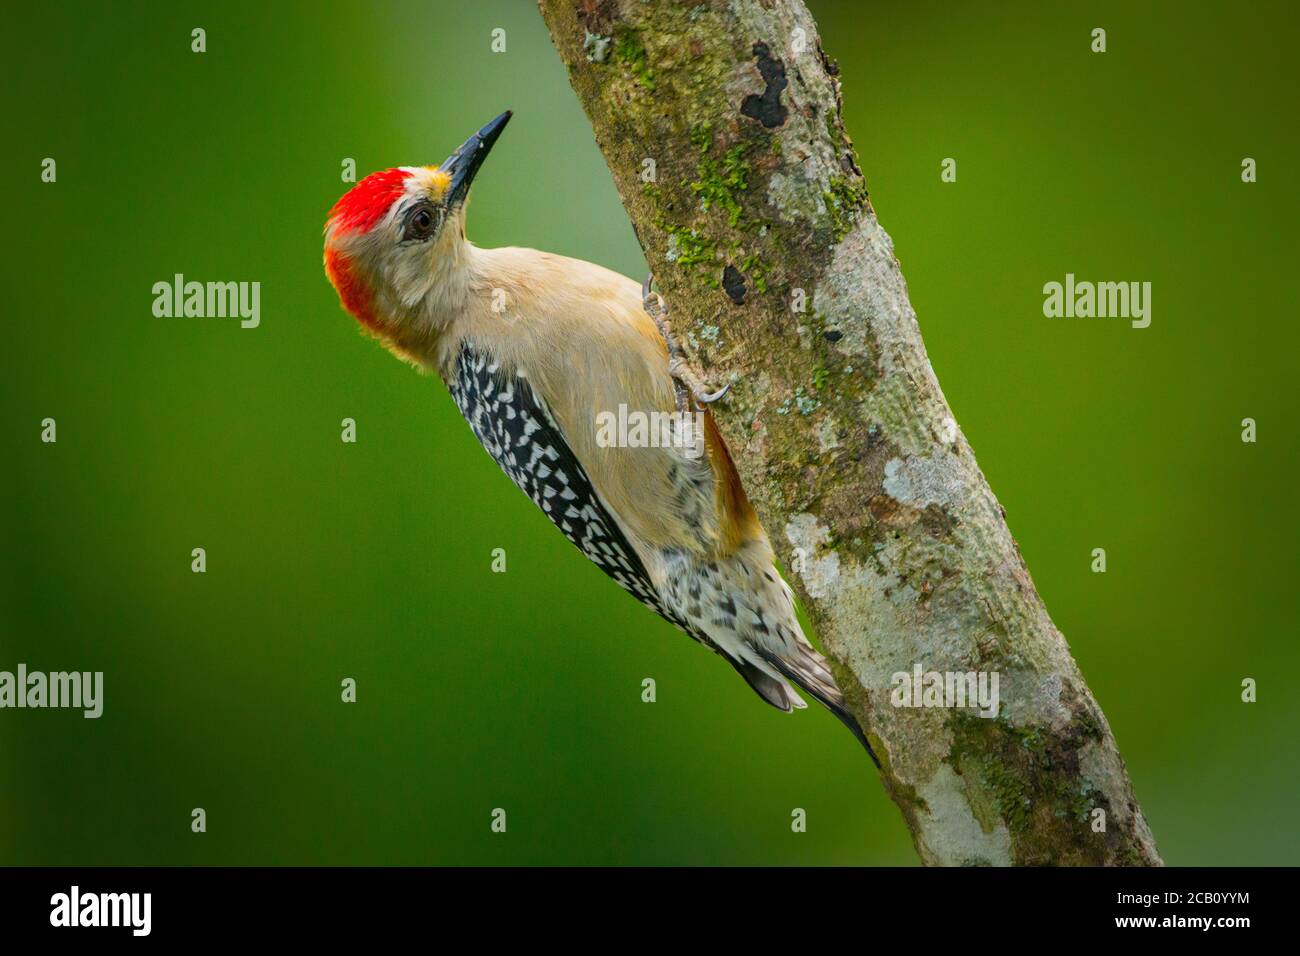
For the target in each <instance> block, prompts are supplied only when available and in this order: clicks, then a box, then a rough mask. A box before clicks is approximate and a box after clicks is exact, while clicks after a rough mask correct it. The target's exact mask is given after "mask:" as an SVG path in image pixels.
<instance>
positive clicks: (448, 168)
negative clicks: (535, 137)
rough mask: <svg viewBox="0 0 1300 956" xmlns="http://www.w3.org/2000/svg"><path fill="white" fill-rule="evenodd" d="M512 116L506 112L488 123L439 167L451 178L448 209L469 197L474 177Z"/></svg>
mask: <svg viewBox="0 0 1300 956" xmlns="http://www.w3.org/2000/svg"><path fill="white" fill-rule="evenodd" d="M510 115H511V113H510V111H509V110H506V111H505V112H504V113H502V114H501V115H500V116H498V117H497V118H496V119H494V120H493V121H492V122H490V123H488V124H487V125H486V126H484V127H483V128H482V129H481V130H479V131H478V132H477V133H475V134H474V135H473V136H471V137H470V138H469V139H467V140H465V142H464V143H463V144H462V145H461V147H460V149H458V150H456V152H454V153H452V154H451V155H450V156H448V157H447V161H446V162H444V163H443V164H442V165H441V166H439V167H438V168H439V169H440V170H442V171H443V172H444V173H446V174H447V175H448V176H450V177H451V185H449V186H448V187H447V200H446V202H447V208H448V209H455V208H456V207H457V206H459V205H461V204H462V203H463V202H464V201H465V197H466V196H468V195H469V186H470V183H472V182H473V181H474V176H475V174H476V173H478V168H479V167H480V166H482V165H483V160H485V159H487V154H488V152H489V151H490V150H491V149H492V144H493V143H495V142H496V141H497V137H498V136H500V135H501V131H502V130H503V129H505V128H506V123H508V122H510Z"/></svg>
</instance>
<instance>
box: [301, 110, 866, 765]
mask: <svg viewBox="0 0 1300 956" xmlns="http://www.w3.org/2000/svg"><path fill="white" fill-rule="evenodd" d="M510 116H511V114H510V112H508V111H507V112H505V113H502V114H501V115H500V116H498V117H497V118H496V119H494V120H492V121H491V122H490V123H488V124H487V125H486V126H484V127H483V128H482V129H480V130H479V131H478V132H477V133H475V134H474V135H473V136H471V137H470V138H469V139H468V140H466V141H465V143H464V144H463V145H461V147H460V148H459V149H457V150H456V151H455V152H453V153H452V154H451V155H450V156H449V157H448V158H447V160H446V161H445V162H443V163H442V164H440V165H437V166H401V167H396V168H393V169H386V170H383V171H381V172H376V173H372V174H371V175H369V176H366V177H365V178H364V179H362V180H361V181H360V182H358V183H357V184H356V185H355V186H353V187H352V189H351V190H349V191H348V192H347V193H346V194H345V195H344V196H343V197H342V198H341V199H340V200H339V201H338V202H337V203H336V204H335V205H334V207H333V209H332V210H331V211H330V213H329V216H328V218H327V220H326V224H325V272H326V275H327V276H328V278H329V280H330V282H331V283H332V284H333V286H334V288H335V290H336V291H337V292H338V296H339V299H340V301H341V303H342V305H343V307H344V309H346V310H347V311H348V312H349V313H351V314H352V315H353V316H354V317H355V318H356V320H357V321H358V322H359V323H360V325H361V326H362V328H363V329H364V330H365V331H366V332H367V333H368V334H369V335H371V336H373V337H374V338H376V339H378V340H379V342H380V343H382V344H383V345H384V346H385V347H387V348H388V349H389V350H390V351H391V352H392V353H393V354H395V355H396V356H398V357H399V358H401V359H403V360H405V361H407V362H409V363H411V364H412V365H414V366H416V367H417V368H418V369H421V370H423V371H426V372H430V373H433V374H436V375H438V376H439V377H440V378H441V379H442V380H443V382H444V383H445V384H446V386H447V389H448V391H449V392H450V393H451V397H452V398H453V399H454V400H455V402H456V405H457V406H458V407H459V409H460V411H461V414H462V415H463V416H464V417H465V419H466V421H467V422H468V423H469V426H470V428H471V429H472V430H473V433H474V435H475V436H476V437H477V438H478V440H479V442H481V443H482V445H483V447H484V448H485V449H486V450H487V452H488V454H490V455H491V456H492V458H493V459H495V460H496V463H497V464H498V465H499V466H500V467H501V469H502V470H503V471H504V472H505V473H506V475H507V476H508V477H509V478H510V479H511V480H512V481H513V482H514V483H515V484H516V485H517V486H518V487H519V488H520V490H522V491H523V492H524V494H526V495H528V497H530V498H531V499H532V500H533V502H534V503H535V504H536V505H537V506H538V507H539V508H541V510H542V512H543V513H544V514H545V515H546V517H547V518H549V519H550V520H551V522H553V523H554V524H555V525H556V527H558V528H559V529H560V531H562V532H563V533H564V535H565V537H567V538H568V539H569V541H571V542H572V543H573V544H574V545H576V546H577V547H578V548H579V550H581V551H582V553H583V554H584V555H586V556H587V558H589V559H590V560H591V561H592V562H594V563H595V564H596V565H597V567H599V568H600V569H601V570H602V571H604V572H605V574H607V575H608V576H609V577H611V578H613V579H614V581H615V582H617V583H618V584H619V585H620V586H622V587H623V588H624V589H625V590H627V591H629V592H630V593H631V594H632V595H633V596H634V597H636V598H637V599H638V600H640V601H641V603H643V604H645V605H646V606H647V607H649V608H650V609H651V610H653V611H654V612H655V613H657V614H659V615H660V616H661V617H663V618H664V619H665V620H667V621H668V622H669V623H671V624H673V625H674V626H676V627H678V628H680V629H681V630H682V631H684V632H685V633H686V634H687V635H689V636H690V637H691V638H693V639H694V640H695V641H697V642H698V643H700V644H702V645H704V646H705V647H707V648H709V649H710V650H712V651H714V652H716V653H717V654H718V655H720V656H721V657H722V659H723V660H725V661H726V662H727V663H728V664H730V665H731V666H732V667H733V668H735V669H736V671H737V672H738V673H739V674H740V676H741V677H743V678H744V679H745V681H746V682H747V683H748V684H749V686H750V687H751V688H753V690H754V691H755V692H756V693H757V694H758V696H759V697H761V698H763V700H765V701H767V703H769V704H771V705H772V706H773V707H776V708H777V709H778V710H781V711H784V712H786V713H789V712H791V711H792V710H794V709H796V708H803V707H805V706H806V705H805V703H804V701H803V699H802V698H801V697H800V696H799V693H798V692H797V690H796V688H797V689H798V690H802V691H803V692H805V693H807V694H808V695H809V696H811V697H813V698H814V699H815V700H817V701H819V702H820V703H821V704H823V705H824V706H825V707H826V708H828V709H829V710H830V711H831V712H832V713H833V714H835V716H836V717H838V718H839V719H840V720H841V721H843V722H844V724H845V725H846V726H847V727H848V728H849V729H850V730H851V731H853V733H854V734H855V736H856V737H857V738H858V740H859V741H861V742H862V744H863V745H864V746H865V747H866V749H867V753H868V754H869V755H870V756H871V759H872V760H873V761H875V762H876V765H877V766H879V761H878V760H877V758H876V755H875V753H874V752H873V751H872V749H871V745H870V743H869V742H868V741H867V737H866V735H865V734H864V733H863V731H862V729H861V727H860V726H859V725H858V723H857V721H856V720H855V719H854V718H853V716H852V715H851V714H850V713H849V712H848V711H847V709H846V708H845V705H844V697H843V694H842V693H841V692H840V689H839V687H838V686H837V685H836V683H835V678H834V677H833V676H832V674H831V671H830V668H829V667H828V666H827V664H826V661H825V659H824V658H823V657H822V656H821V655H820V654H819V653H818V652H817V651H816V650H815V649H814V648H813V646H812V645H811V644H810V643H809V642H808V640H807V638H806V637H805V636H804V634H803V631H802V629H801V628H800V626H799V622H798V619H797V617H796V615H795V605H794V597H793V595H792V593H791V591H790V588H789V586H788V585H787V584H786V583H785V581H784V580H783V579H782V577H781V575H780V574H779V573H778V571H777V570H776V566H775V559H774V555H773V552H772V546H771V544H770V542H769V541H768V538H767V535H766V534H765V533H764V531H763V528H762V526H761V525H760V524H759V521H758V517H757V515H756V514H755V513H754V509H753V507H752V506H751V505H750V502H749V499H748V498H747V497H746V495H745V489H744V488H743V487H742V485H741V482H740V477H739V475H738V474H737V472H736V468H735V465H734V464H733V462H732V458H731V455H730V453H729V451H728V450H727V446H726V444H725V443H724V442H723V440H722V436H721V434H720V433H719V431H718V429H717V426H716V425H715V423H714V421H713V418H712V416H711V415H710V414H709V413H708V410H707V404H708V403H709V402H710V401H712V400H715V399H716V398H718V397H719V395H720V394H721V392H716V393H710V392H708V390H707V389H705V388H704V387H703V383H701V382H699V381H698V380H697V379H696V378H695V377H694V376H693V375H691V373H690V370H689V369H688V368H687V367H686V366H685V364H684V362H683V361H682V357H681V352H680V350H679V349H678V348H677V346H676V343H675V341H674V339H673V335H672V329H671V326H670V324H669V322H668V316H667V309H666V307H665V305H664V302H663V299H662V298H661V297H660V296H659V295H658V294H657V293H654V292H653V291H652V290H651V288H650V280H647V281H646V283H645V285H644V286H638V284H637V283H636V282H635V281H634V280H632V279H628V278H626V277H624V276H621V275H618V274H617V273H614V272H611V271H610V270H608V269H605V268H602V267H601V266H598V265H594V264H592V263H589V262H583V261H580V260H577V259H569V258H565V257H563V256H558V255H553V254H551V253H547V252H538V251H536V250H533V249H521V248H513V247H507V248H499V249H481V248H479V247H477V246H475V245H473V244H472V243H470V242H468V241H467V240H466V238H465V205H466V199H467V197H468V195H469V189H470V184H471V183H472V182H473V180H474V177H475V175H476V174H477V173H478V170H479V168H480V166H481V165H482V163H483V160H484V158H485V157H486V156H487V154H488V152H489V151H490V150H491V149H492V146H493V144H495V143H496V141H497V139H498V137H499V136H500V135H501V131H502V129H504V127H505V125H506V123H507V122H508V121H509V119H510ZM724 391H725V390H724ZM620 406H625V407H626V408H627V409H633V410H640V411H642V412H646V413H651V412H658V413H666V414H668V415H669V416H671V415H672V413H674V412H678V413H681V412H687V411H690V412H691V413H692V414H693V415H695V416H697V417H696V419H695V420H697V421H699V420H702V422H703V429H702V430H703V442H702V449H701V448H696V449H694V453H693V450H692V448H691V447H690V445H689V443H688V442H686V441H669V442H658V443H654V444H655V445H656V447H626V444H628V443H613V444H612V445H611V444H610V443H608V442H602V441H599V440H598V437H597V427H596V422H597V420H598V418H599V416H600V414H601V412H610V411H612V410H615V409H619V408H620ZM660 420H663V419H660ZM668 420H670V421H682V420H683V419H672V418H671V417H670V418H669V419H668ZM674 434H677V433H674ZM701 451H702V453H700V452H701Z"/></svg>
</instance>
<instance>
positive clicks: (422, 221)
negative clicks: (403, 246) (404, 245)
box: [402, 206, 438, 241]
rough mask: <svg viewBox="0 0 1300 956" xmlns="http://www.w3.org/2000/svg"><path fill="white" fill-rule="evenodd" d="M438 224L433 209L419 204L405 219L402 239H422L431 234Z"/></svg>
mask: <svg viewBox="0 0 1300 956" xmlns="http://www.w3.org/2000/svg"><path fill="white" fill-rule="evenodd" d="M437 225H438V217H437V216H435V215H434V213H433V210H432V209H430V208H429V207H428V206H421V207H420V208H418V209H416V210H415V212H413V213H412V214H411V218H410V219H408V220H407V221H406V232H405V233H404V234H403V236H402V239H403V240H404V241H405V240H407V239H414V240H417V241H419V240H423V239H428V238H429V237H430V236H431V235H433V231H434V229H435V228H436V227H437Z"/></svg>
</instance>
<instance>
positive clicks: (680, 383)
mask: <svg viewBox="0 0 1300 956" xmlns="http://www.w3.org/2000/svg"><path fill="white" fill-rule="evenodd" d="M654 279H655V277H654V273H651V274H650V275H648V276H646V280H645V282H643V283H642V284H641V306H642V308H644V309H645V311H646V314H647V315H649V316H650V318H651V319H652V320H653V321H654V324H655V326H656V328H658V329H659V334H660V335H662V336H663V339H664V343H665V344H666V345H667V346H668V374H669V375H671V376H672V379H673V391H674V392H675V393H676V396H677V410H678V411H679V412H683V413H685V412H689V411H690V402H689V400H688V396H689V397H690V398H693V399H695V404H696V405H712V404H713V403H714V402H716V401H717V400H718V399H720V398H722V396H724V395H726V394H727V392H728V391H730V389H731V383H730V382H728V383H727V384H725V385H723V386H722V388H720V389H718V390H717V391H710V390H709V389H708V387H707V386H706V385H705V384H704V382H703V381H701V380H700V378H699V376H698V375H696V374H695V372H694V371H693V370H692V369H691V368H690V367H689V366H688V365H687V364H686V359H685V358H684V357H683V355H682V350H681V346H679V345H678V344H677V340H676V339H675V338H673V328H672V326H671V325H670V324H669V323H668V303H666V302H665V301H664V297H663V296H661V295H660V294H659V293H658V292H655V291H654V290H653V289H652V288H651V286H652V285H653V283H654Z"/></svg>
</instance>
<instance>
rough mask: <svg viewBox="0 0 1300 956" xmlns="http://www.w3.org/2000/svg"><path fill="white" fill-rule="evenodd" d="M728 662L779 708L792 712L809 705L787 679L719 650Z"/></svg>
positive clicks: (761, 695) (769, 701) (747, 682)
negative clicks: (780, 678) (779, 677)
mask: <svg viewBox="0 0 1300 956" xmlns="http://www.w3.org/2000/svg"><path fill="white" fill-rule="evenodd" d="M719 656H721V657H722V659H723V660H725V661H726V662H727V663H728V664H730V665H731V666H732V667H734V668H735V669H736V673H737V674H739V675H740V676H741V677H743V678H745V683H746V684H748V685H749V686H750V687H751V688H753V690H754V693H756V694H757V695H758V696H759V697H761V698H763V699H764V700H765V701H767V702H768V703H769V704H771V705H772V706H773V707H775V708H776V709H777V710H780V711H783V712H785V713H787V714H788V713H790V712H791V711H792V710H803V709H804V708H805V707H807V706H808V705H807V704H805V703H804V701H803V698H802V697H800V696H799V695H798V694H796V693H795V692H794V688H792V687H790V685H788V684H787V683H786V682H785V681H783V680H777V679H776V678H775V677H772V676H771V675H770V674H766V673H764V672H763V671H762V670H761V669H759V668H758V667H757V666H755V665H754V664H751V663H750V662H749V661H740V660H736V658H734V657H732V656H731V655H730V654H727V653H726V652H719Z"/></svg>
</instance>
